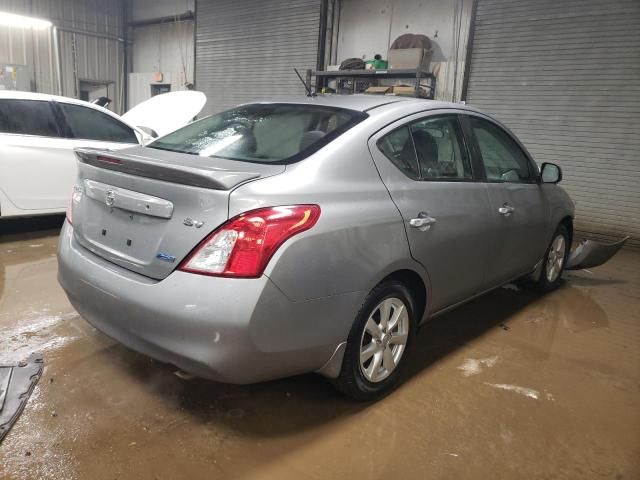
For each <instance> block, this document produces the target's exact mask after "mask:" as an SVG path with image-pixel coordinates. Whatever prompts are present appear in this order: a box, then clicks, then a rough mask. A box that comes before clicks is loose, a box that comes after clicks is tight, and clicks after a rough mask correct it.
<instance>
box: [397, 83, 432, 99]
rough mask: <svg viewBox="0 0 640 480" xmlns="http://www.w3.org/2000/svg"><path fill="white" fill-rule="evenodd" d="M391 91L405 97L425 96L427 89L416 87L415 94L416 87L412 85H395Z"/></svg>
mask: <svg viewBox="0 0 640 480" xmlns="http://www.w3.org/2000/svg"><path fill="white" fill-rule="evenodd" d="M393 93H394V94H395V95H404V96H407V97H416V96H417V97H426V96H427V91H426V90H425V89H424V88H422V87H419V88H418V94H417V95H416V87H414V86H408V85H396V86H395V87H393Z"/></svg>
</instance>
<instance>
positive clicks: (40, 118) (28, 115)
mask: <svg viewBox="0 0 640 480" xmlns="http://www.w3.org/2000/svg"><path fill="white" fill-rule="evenodd" d="M0 132H2V133H16V134H21V135H39V136H43V137H58V136H59V132H58V122H57V121H56V118H55V115H54V112H53V109H52V108H51V104H50V103H49V102H47V101H45V100H18V99H15V100H14V99H1V100H0Z"/></svg>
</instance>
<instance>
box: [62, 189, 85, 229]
mask: <svg viewBox="0 0 640 480" xmlns="http://www.w3.org/2000/svg"><path fill="white" fill-rule="evenodd" d="M83 194H84V188H82V186H80V185H74V186H73V192H71V198H70V199H69V204H68V205H67V212H66V217H67V222H69V223H70V224H71V225H73V206H74V204H76V203H80V200H82V195H83Z"/></svg>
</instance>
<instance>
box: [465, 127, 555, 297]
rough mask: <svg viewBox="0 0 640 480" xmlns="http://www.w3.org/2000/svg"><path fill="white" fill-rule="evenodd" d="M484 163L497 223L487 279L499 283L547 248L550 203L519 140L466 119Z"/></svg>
mask: <svg viewBox="0 0 640 480" xmlns="http://www.w3.org/2000/svg"><path fill="white" fill-rule="evenodd" d="M466 118H467V119H468V121H469V125H470V131H471V132H472V135H473V137H475V139H474V140H473V141H474V142H475V145H476V146H477V147H476V148H477V150H478V154H479V156H480V157H481V160H482V162H481V163H482V164H483V165H484V171H485V178H486V185H487V190H488V193H489V202H490V204H491V215H492V217H493V220H494V222H496V224H497V225H496V233H497V236H496V240H495V242H493V243H492V247H493V251H492V253H491V256H490V258H491V261H490V264H489V265H487V275H488V280H489V281H490V283H492V286H493V285H499V284H501V283H504V282H506V281H509V280H513V279H514V278H516V277H518V276H520V275H523V274H524V273H527V272H528V271H530V270H532V269H533V268H534V266H535V265H536V263H537V262H538V261H539V260H540V259H541V258H542V255H543V254H544V252H545V249H546V247H547V245H546V243H545V242H546V240H545V232H546V225H547V218H548V205H547V202H546V201H545V197H544V194H543V191H542V188H541V185H540V183H539V182H538V176H539V173H538V169H537V167H536V166H535V164H534V163H533V161H532V160H530V159H529V157H528V155H527V154H526V153H525V151H524V149H523V148H522V147H521V146H520V145H519V144H518V142H517V141H516V140H515V139H514V138H513V137H512V136H511V135H510V134H509V133H508V132H507V131H506V130H504V129H503V128H502V127H500V126H499V125H498V124H496V123H494V122H491V121H489V120H487V119H485V118H481V117H477V116H468V117H466Z"/></svg>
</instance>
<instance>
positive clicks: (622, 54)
mask: <svg viewBox="0 0 640 480" xmlns="http://www.w3.org/2000/svg"><path fill="white" fill-rule="evenodd" d="M472 41H473V43H472V47H471V48H472V50H471V66H470V71H469V83H468V90H467V103H469V104H471V105H475V106H478V107H480V108H482V109H484V110H485V111H487V112H490V113H493V114H495V116H496V117H497V118H499V119H500V120H501V121H503V122H504V123H505V124H506V125H507V126H509V127H510V128H511V129H512V130H513V131H514V132H515V133H516V134H517V135H518V136H519V138H520V139H521V140H522V141H523V143H524V144H525V145H526V146H527V148H528V149H529V151H530V152H531V153H532V155H533V156H534V158H535V159H536V161H537V162H538V164H541V163H542V162H554V163H558V164H560V165H561V166H562V169H563V172H564V180H563V182H562V185H563V186H564V187H565V188H566V190H567V191H568V192H569V194H570V195H571V197H572V198H573V200H574V201H575V202H576V230H578V231H581V232H583V233H588V234H590V235H591V236H594V237H598V236H602V237H604V238H605V239H607V238H608V239H611V238H615V237H620V236H622V235H632V237H633V240H632V244H633V245H635V246H640V2H639V1H637V0H628V1H624V0H608V1H606V2H604V1H602V0H566V1H562V2H558V1H557V0H540V1H535V2H532V1H530V0H478V4H477V10H476V16H475V28H474V34H473V40H472Z"/></svg>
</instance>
